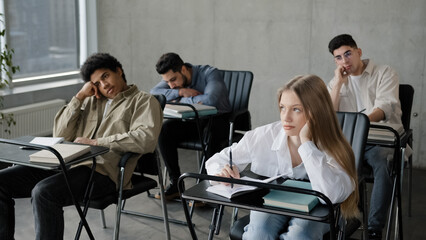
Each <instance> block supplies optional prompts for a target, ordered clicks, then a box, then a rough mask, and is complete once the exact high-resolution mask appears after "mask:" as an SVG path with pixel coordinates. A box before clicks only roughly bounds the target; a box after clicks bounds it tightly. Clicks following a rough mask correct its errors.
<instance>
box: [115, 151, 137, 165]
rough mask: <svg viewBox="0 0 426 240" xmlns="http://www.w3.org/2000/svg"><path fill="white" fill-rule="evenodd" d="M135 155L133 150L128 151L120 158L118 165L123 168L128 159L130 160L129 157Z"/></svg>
mask: <svg viewBox="0 0 426 240" xmlns="http://www.w3.org/2000/svg"><path fill="white" fill-rule="evenodd" d="M132 155H133V153H132V152H126V153H125V154H124V155H123V156H122V157H121V159H120V162H119V163H118V167H120V168H122V167H124V166H126V164H127V161H128V160H129V158H130V157H131V156H132Z"/></svg>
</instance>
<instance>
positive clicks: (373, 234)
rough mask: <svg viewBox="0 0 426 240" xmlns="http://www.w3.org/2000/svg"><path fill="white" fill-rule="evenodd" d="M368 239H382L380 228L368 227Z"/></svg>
mask: <svg viewBox="0 0 426 240" xmlns="http://www.w3.org/2000/svg"><path fill="white" fill-rule="evenodd" d="M368 239H370V240H382V230H374V229H368Z"/></svg>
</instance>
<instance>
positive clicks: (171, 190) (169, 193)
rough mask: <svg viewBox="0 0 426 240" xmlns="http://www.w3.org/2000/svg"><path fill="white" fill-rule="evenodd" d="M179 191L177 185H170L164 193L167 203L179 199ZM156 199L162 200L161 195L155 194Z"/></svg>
mask: <svg viewBox="0 0 426 240" xmlns="http://www.w3.org/2000/svg"><path fill="white" fill-rule="evenodd" d="M179 197H180V195H179V190H178V188H177V184H173V183H171V184H169V186H167V188H166V190H165V191H164V198H165V199H166V200H167V201H172V200H173V199H177V198H179ZM155 198H156V199H161V194H160V193H157V194H155Z"/></svg>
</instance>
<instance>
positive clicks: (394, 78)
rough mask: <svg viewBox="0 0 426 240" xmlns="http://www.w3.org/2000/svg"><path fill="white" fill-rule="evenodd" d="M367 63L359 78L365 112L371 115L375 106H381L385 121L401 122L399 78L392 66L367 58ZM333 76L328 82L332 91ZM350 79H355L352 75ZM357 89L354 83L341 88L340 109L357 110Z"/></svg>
mask: <svg viewBox="0 0 426 240" xmlns="http://www.w3.org/2000/svg"><path fill="white" fill-rule="evenodd" d="M363 63H364V64H366V65H367V67H366V68H365V70H364V72H362V74H361V78H360V79H359V80H358V81H359V82H358V85H359V90H360V94H361V96H359V97H360V98H361V101H362V103H363V104H364V106H365V108H366V109H365V114H367V115H369V114H370V113H371V112H372V111H373V110H374V109H375V108H380V109H381V110H383V112H384V113H385V120H384V121H385V122H389V123H394V124H402V123H401V115H402V111H401V104H400V102H399V78H398V74H397V73H396V72H395V70H393V69H392V68H391V67H389V66H386V65H375V64H374V63H373V62H372V61H371V60H369V59H365V60H363ZM335 81H336V80H335V79H334V78H333V79H332V80H331V81H330V82H329V84H328V90H329V92H331V90H332V89H333V87H334V85H335ZM348 81H349V82H350V81H353V79H351V76H349V77H348ZM355 94H356V91H355V89H354V88H353V85H352V84H343V85H342V88H341V89H340V102H339V111H342V112H357V111H358V109H357V102H356V99H357V98H356V96H355Z"/></svg>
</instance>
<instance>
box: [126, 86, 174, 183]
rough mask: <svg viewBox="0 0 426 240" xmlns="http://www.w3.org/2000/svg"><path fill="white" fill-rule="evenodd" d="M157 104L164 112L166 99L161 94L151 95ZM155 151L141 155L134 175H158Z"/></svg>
mask: <svg viewBox="0 0 426 240" xmlns="http://www.w3.org/2000/svg"><path fill="white" fill-rule="evenodd" d="M153 96H154V97H155V98H156V99H157V100H158V102H160V106H161V109H163V110H164V107H165V106H166V102H167V100H166V97H165V96H164V95H162V94H158V95H153ZM158 157H159V156H158V153H157V150H155V151H154V152H152V153H145V154H144V155H142V156H141V157H140V158H139V160H138V163H137V165H136V168H135V170H134V172H136V173H142V174H144V173H146V174H150V175H158V167H157V158H158Z"/></svg>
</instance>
